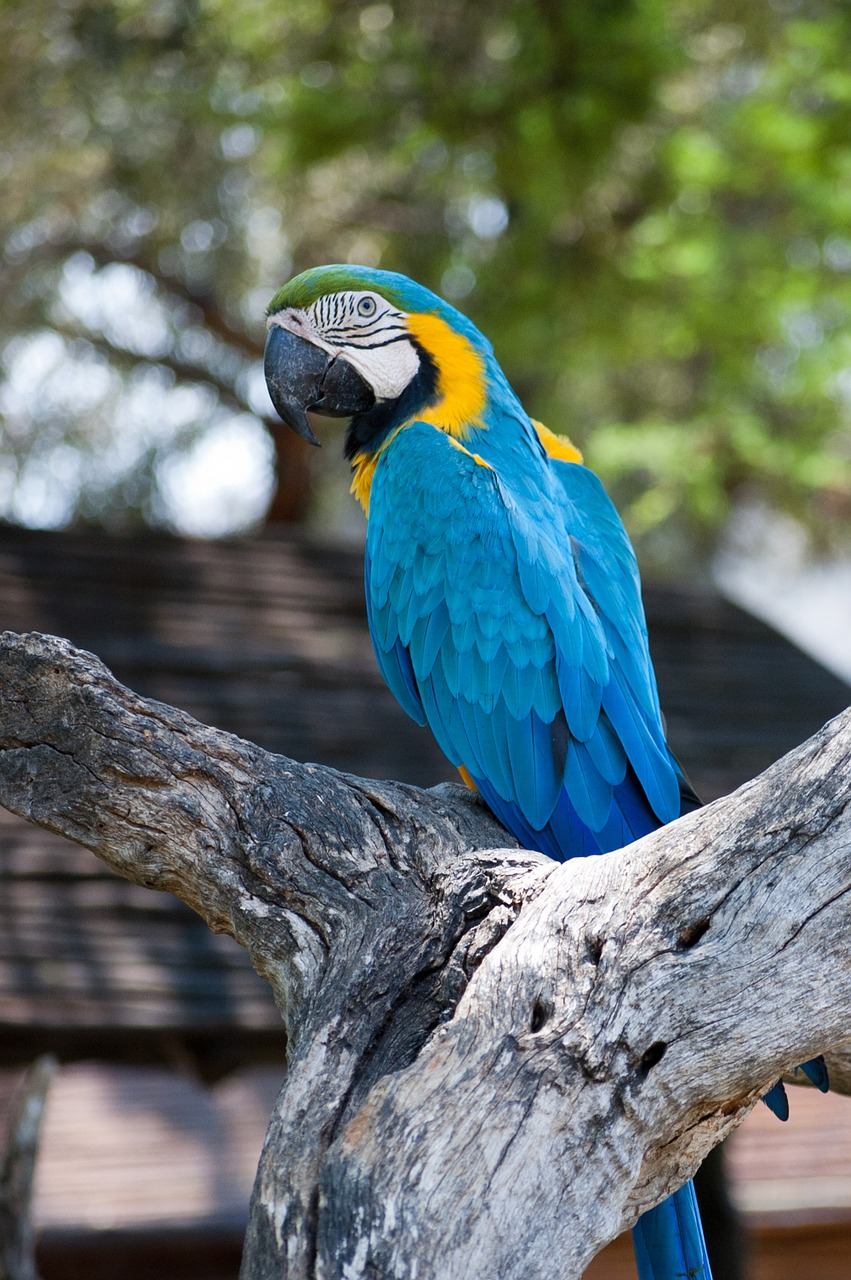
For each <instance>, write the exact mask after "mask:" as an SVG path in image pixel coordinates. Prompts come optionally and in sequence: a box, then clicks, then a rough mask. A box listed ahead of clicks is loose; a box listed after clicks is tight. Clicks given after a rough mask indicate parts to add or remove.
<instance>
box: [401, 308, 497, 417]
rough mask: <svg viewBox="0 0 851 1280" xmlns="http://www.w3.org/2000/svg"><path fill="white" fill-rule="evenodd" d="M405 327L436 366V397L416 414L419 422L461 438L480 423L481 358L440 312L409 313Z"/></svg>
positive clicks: (484, 395)
mask: <svg viewBox="0 0 851 1280" xmlns="http://www.w3.org/2000/svg"><path fill="white" fill-rule="evenodd" d="M408 331H409V333H410V334H411V337H412V338H414V339H415V341H417V342H418V343H419V344H420V346H421V347H423V348H424V349H425V350H426V351H427V352H428V353H429V355H430V356H431V358H432V359H433V360H434V363H435V365H436V366H437V396H438V398H437V401H436V403H435V404H433V405H430V406H429V408H427V409H423V410H422V412H421V413H418V414H417V420H418V421H419V422H430V423H431V424H432V426H435V427H439V428H440V430H441V431H447V432H448V433H449V435H451V436H454V437H455V439H456V440H465V439H466V438H467V436H468V435H469V433H470V428H471V427H476V426H481V425H482V423H481V416H482V413H483V411H484V407H485V401H486V399H487V393H486V391H485V362H484V360H483V359H482V357H481V356H480V355H479V353H478V351H476V349H475V347H474V346H473V344H472V343H471V342H470V341H469V340H468V339H467V338H465V337H464V335H463V334H461V333H457V332H456V331H455V329H453V328H452V326H451V325H449V324H447V323H446V321H445V320H441V318H440V316H435V315H430V314H428V313H425V314H423V315H409V316H408Z"/></svg>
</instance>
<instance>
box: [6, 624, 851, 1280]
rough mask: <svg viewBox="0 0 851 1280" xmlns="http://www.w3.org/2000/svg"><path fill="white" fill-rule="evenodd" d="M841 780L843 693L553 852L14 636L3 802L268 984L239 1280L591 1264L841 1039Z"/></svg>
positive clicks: (446, 802)
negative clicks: (759, 769)
mask: <svg viewBox="0 0 851 1280" xmlns="http://www.w3.org/2000/svg"><path fill="white" fill-rule="evenodd" d="M849 777H851V714H849V713H846V714H845V715H844V716H842V717H839V718H838V719H837V720H835V721H833V722H832V723H831V724H830V725H828V726H826V728H825V729H824V730H822V732H821V733H820V734H818V735H816V737H815V738H813V739H811V740H810V742H808V743H806V744H804V746H803V747H801V748H799V749H798V750H797V751H795V752H793V753H791V754H790V755H789V756H787V757H786V758H785V759H784V760H783V761H781V762H779V763H778V764H777V765H775V766H774V767H773V768H772V769H770V770H769V771H768V772H767V773H766V774H764V775H763V776H762V777H761V778H759V779H757V780H756V781H755V782H753V783H750V784H748V786H746V787H743V788H741V789H740V791H738V792H737V793H736V794H735V795H734V796H732V797H728V798H727V799H725V800H723V801H719V802H717V803H716V804H714V805H711V806H709V807H708V808H707V809H705V810H702V811H700V812H698V813H695V814H692V815H689V816H688V817H686V818H684V819H681V820H680V821H679V822H677V823H674V824H672V825H671V826H669V827H667V828H664V829H663V830H662V831H660V832H657V833H655V834H654V835H652V836H649V837H647V838H646V839H644V840H642V841H640V842H638V843H637V844H635V845H632V846H630V848H628V849H625V850H622V851H620V852H619V853H617V854H610V855H607V856H606V857H605V858H593V859H584V860H576V861H575V862H571V863H568V864H566V865H564V866H556V865H555V864H553V863H551V862H548V861H547V860H546V859H544V858H542V857H540V856H539V855H536V854H531V853H525V852H522V851H518V850H517V849H513V848H508V847H506V846H509V845H511V844H512V841H511V840H510V838H509V837H508V836H507V835H506V833H505V832H504V831H503V830H502V829H501V828H500V827H499V826H498V825H497V824H496V823H495V822H494V820H493V819H492V818H491V817H490V816H489V814H488V813H487V811H486V810H485V809H484V807H483V806H482V805H480V804H479V803H478V802H477V800H476V799H475V798H474V797H472V796H470V795H469V793H466V792H465V791H464V790H463V789H462V788H456V787H443V788H437V789H435V790H433V791H426V792H423V791H419V790H418V789H416V788H414V787H406V786H402V785H399V784H394V783H371V782H365V781H363V780H362V779H356V778H351V777H347V776H346V775H342V774H338V773H335V772H334V771H333V770H330V769H325V768H322V767H321V766H317V765H297V764H295V763H293V762H292V761H289V760H287V759H285V758H283V757H276V756H270V755H268V754H267V753H265V752H263V751H261V750H259V748H257V747H254V746H252V745H251V744H249V743H245V742H242V741H241V740H239V739H236V738H233V737H231V736H229V735H227V734H224V733H221V732H219V731H217V730H213V729H209V728H205V727H204V726H202V725H199V724H197V722H195V721H193V720H192V719H191V718H190V717H189V716H186V715H184V714H183V713H181V712H178V711H175V710H174V709H172V708H168V707H165V706H163V705H162V704H159V703H155V702H150V701H146V700H144V699H141V698H139V697H137V696H136V695H135V694H132V693H130V692H129V691H128V690H126V689H124V688H123V687H122V686H121V685H119V684H118V683H117V682H116V681H115V680H114V679H113V678H112V677H111V676H110V674H109V673H108V672H107V671H106V669H105V668H104V667H103V666H102V664H100V663H99V662H98V661H97V659H95V658H92V657H91V656H90V655H87V654H83V653H80V652H79V651H77V650H74V649H73V648H72V647H71V646H70V645H69V644H68V643H67V642H65V641H61V640H55V639H51V638H46V637H41V636H29V637H18V636H14V635H11V634H10V633H7V634H6V635H5V636H3V637H2V639H0V802H2V803H3V804H4V805H6V806H7V807H8V808H10V809H12V810H14V811H15V812H17V813H21V814H23V815H24V816H25V817H28V818H30V819H31V820H33V821H35V822H38V823H40V824H42V825H44V826H48V827H50V828H51V829H52V830H55V831H60V832H62V833H63V834H66V835H70V836H71V837H72V838H73V839H75V840H78V841H79V842H80V843H83V844H86V845H88V847H89V848H91V849H93V850H94V851H95V852H96V853H98V855H99V856H101V857H102V858H104V859H105V860H106V861H107V862H109V863H110V865H111V866H113V867H114V868H115V869H116V870H118V871H119V872H120V873H121V874H122V875H125V876H127V877H128V878H130V879H133V880H135V881H136V882H137V883H140V884H145V885H148V886H149V887H151V888H159V889H170V890H172V891H173V892H175V893H177V894H178V895H179V896H180V897H182V898H184V900H185V901H187V902H189V903H190V905H191V906H193V907H194V908H195V909H196V910H197V911H199V912H200V913H201V915H203V916H204V918H205V919H206V920H207V922H208V923H209V924H210V925H211V927H212V928H214V929H219V930H226V931H227V932H230V933H232V934H233V936H234V937H236V938H237V939H238V940H239V941H240V942H242V943H243V944H244V945H245V946H246V947H247V948H248V950H249V952H250V954H251V957H252V960H253V962H254V964H255V967H256V968H257V969H258V971H259V972H260V973H261V974H262V975H263V976H264V977H266V978H267V979H268V980H269V981H270V982H271V983H272V986H273V988H274V990H275V994H276V998H277V1000H278V1004H279V1007H280V1008H281V1011H282V1014H283V1016H284V1019H285V1022H286V1024H287V1029H288V1032H289V1037H290V1062H289V1070H288V1075H287V1080H286V1082H285V1084H284V1088H283V1091H282V1094H281V1097H280V1099H279V1102H278V1105H277V1107H276V1109H275V1113H274V1115H273V1117H272V1121H271V1124H270V1129H269V1133H268V1136H267V1140H266V1145H265V1148H264V1153H263V1157H262V1159H261V1164H260V1169H259V1172H258V1178H257V1183H256V1185H255V1191H254V1197H253V1201H252V1212H251V1220H250V1226H249V1235H248V1241H247V1246H246V1255H245V1261H244V1264H243V1276H244V1277H245V1278H246V1280H267V1278H268V1280H271V1277H272V1276H282V1275H286V1276H288V1277H299V1278H301V1277H304V1278H305V1280H306V1278H307V1277H328V1278H331V1277H344V1276H345V1277H347V1278H351V1280H353V1278H354V1277H360V1276H364V1277H366V1276H369V1277H373V1278H377V1277H380V1278H382V1280H384V1278H385V1277H386V1278H388V1280H389V1278H390V1277H397V1276H398V1277H402V1276H405V1277H408V1276H412V1275H414V1274H416V1265H417V1264H418V1265H419V1270H420V1274H425V1273H426V1272H427V1273H428V1274H429V1275H430V1276H431V1277H433V1278H434V1280H444V1278H445V1280H449V1278H450V1277H456V1276H458V1275H465V1276H469V1277H471V1280H474V1278H475V1277H486V1276H492V1275H496V1274H498V1275H499V1276H500V1277H501V1278H504V1280H513V1277H515V1276H516V1277H520V1276H523V1277H524V1280H533V1278H535V1277H544V1276H549V1275H550V1274H551V1270H552V1258H553V1257H554V1256H557V1257H558V1258H559V1272H560V1274H561V1275H562V1276H564V1277H573V1276H579V1275H581V1272H582V1270H583V1269H584V1267H585V1266H586V1265H587V1262H588V1260H589V1259H590V1258H591V1257H592V1256H593V1254H594V1253H595V1252H597V1250H598V1249H599V1248H601V1247H602V1246H603V1245H604V1244H605V1243H606V1242H607V1241H608V1240H609V1239H611V1238H612V1237H613V1236H614V1235H616V1234H617V1233H618V1232H619V1231H620V1230H622V1229H623V1228H624V1227H625V1226H628V1225H629V1224H630V1223H631V1222H632V1221H634V1219H635V1217H636V1216H637V1214H638V1213H639V1212H640V1211H641V1210H643V1209H645V1208H648V1207H649V1206H650V1205H652V1204H653V1203H656V1202H657V1201H658V1200H660V1199H661V1198H662V1197H663V1196H664V1195H665V1194H667V1193H668V1192H669V1191H670V1190H672V1189H673V1188H674V1187H675V1186H677V1185H679V1183H681V1182H682V1181H683V1180H684V1179H685V1178H687V1177H688V1176H689V1175H690V1174H691V1173H692V1172H693V1171H694V1170H695V1168H696V1167H697V1165H698V1164H699V1162H700V1160H701V1159H702V1158H703V1156H704V1155H705V1154H706V1152H707V1151H708V1150H709V1149H710V1148H711V1147H712V1146H713V1145H714V1144H715V1143H716V1142H718V1141H719V1140H720V1139H721V1138H722V1137H723V1136H724V1135H725V1134H726V1133H727V1132H729V1130H730V1129H731V1128H732V1127H733V1126H734V1125H735V1124H736V1123H738V1121H739V1120H740V1119H741V1118H742V1117H743V1116H744V1114H745V1113H746V1112H747V1110H748V1109H749V1107H750V1106H751V1105H752V1104H753V1102H754V1101H755V1099H756V1098H757V1097H758V1096H759V1094H760V1093H761V1092H763V1091H764V1090H765V1088H766V1087H767V1086H768V1085H769V1084H771V1083H773V1081H774V1080H775V1079H776V1078H777V1076H778V1075H779V1074H780V1072H781V1071H782V1070H784V1069H788V1068H791V1067H793V1066H794V1064H795V1063H797V1062H801V1061H804V1060H805V1059H806V1058H808V1057H811V1056H813V1054H815V1053H817V1052H819V1051H821V1050H828V1051H829V1050H831V1049H833V1048H837V1047H840V1048H841V1047H843V1046H845V1045H846V1043H847V1035H848V1032H847V1020H846V1011H847V1007H848V1001H849V997H851V970H849V967H848V965H847V963H846V961H845V956H846V954H847V946H848V926H847V923H846V918H847V904H848V901H849V893H851V856H849V855H851V820H849V813H848V800H849ZM845 1061H846V1062H847V1057H846V1059H845ZM844 1078H846V1079H847V1075H846V1077H844Z"/></svg>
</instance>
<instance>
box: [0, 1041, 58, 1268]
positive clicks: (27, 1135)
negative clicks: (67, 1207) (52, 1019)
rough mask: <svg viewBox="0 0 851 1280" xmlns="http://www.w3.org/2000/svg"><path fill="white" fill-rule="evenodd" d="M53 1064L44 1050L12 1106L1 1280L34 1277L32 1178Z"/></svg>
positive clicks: (0, 1229)
mask: <svg viewBox="0 0 851 1280" xmlns="http://www.w3.org/2000/svg"><path fill="white" fill-rule="evenodd" d="M56 1065H57V1064H56V1059H55V1058H54V1057H52V1056H51V1055H49V1054H46V1055H45V1056H44V1057H42V1058H39V1059H38V1061H37V1062H35V1063H33V1066H32V1067H31V1068H30V1070H29V1071H28V1073H27V1075H26V1077H25V1079H24V1081H23V1082H22V1085H21V1088H20V1090H19V1092H18V1095H17V1097H16V1098H15V1101H14V1105H13V1108H12V1115H11V1122H10V1124H9V1137H8V1143H7V1147H6V1153H5V1155H4V1157H3V1161H2V1164H0V1280H39V1276H38V1271H37V1269H36V1265H35V1234H34V1232H33V1224H32V1216H31V1209H32V1194H33V1181H34V1178H35V1162H36V1156H37V1154H38V1141H39V1135H40V1132H41V1120H42V1116H43V1115H44V1104H45V1102H46V1100H47V1092H48V1090H49V1088H50V1082H51V1080H52V1079H53V1076H54V1075H55V1073H56Z"/></svg>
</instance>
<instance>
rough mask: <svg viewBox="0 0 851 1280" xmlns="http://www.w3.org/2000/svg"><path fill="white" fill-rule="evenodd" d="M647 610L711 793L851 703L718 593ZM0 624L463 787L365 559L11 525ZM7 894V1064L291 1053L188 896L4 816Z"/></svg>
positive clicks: (0, 1006) (3, 1036) (2, 566)
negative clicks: (373, 617) (379, 660)
mask: <svg viewBox="0 0 851 1280" xmlns="http://www.w3.org/2000/svg"><path fill="white" fill-rule="evenodd" d="M646 604H647V612H648V618H649V624H650V630H651V639H652V646H653V652H654V657H655V661H656V667H657V671H658V676H659V684H660V690H661V694H662V702H663V706H664V708H665V710H666V713H667V716H668V726H669V734H670V738H671V741H672V744H673V746H674V749H675V750H676V751H677V752H678V754H679V756H680V758H681V760H682V762H683V764H684V766H685V767H686V769H687V770H688V772H689V773H690V775H691V777H692V781H693V782H694V785H695V786H696V787H697V789H698V791H699V792H700V793H701V794H703V795H704V797H705V798H707V799H711V798H713V797H714V796H717V795H720V794H723V793H724V792H726V791H729V790H732V789H733V788H734V787H736V786H737V785H738V784H739V783H741V782H743V781H745V780H746V779H748V778H750V777H752V776H753V775H754V774H755V773H757V772H759V771H760V770H761V769H763V768H764V767H766V766H767V765H768V764H769V763H770V762H771V761H772V760H774V759H776V758H777V757H778V756H780V755H782V754H783V753H784V752H785V751H786V750H788V749H789V748H790V747H792V746H794V745H795V744H796V743H798V742H800V741H802V740H803V739H804V738H806V737H807V736H808V735H809V734H811V733H812V732H814V731H815V730H816V729H817V728H818V727H819V726H820V725H821V724H822V723H823V722H824V721H825V720H826V719H828V718H829V717H830V716H831V715H833V714H835V713H836V712H838V711H840V710H841V709H842V708H843V707H844V706H845V705H846V704H847V702H848V701H849V691H848V689H847V687H846V686H845V685H844V684H843V683H842V682H841V681H840V680H838V679H836V678H835V677H833V676H831V675H829V674H828V673H827V672H826V671H824V670H823V669H822V668H821V667H819V666H818V665H817V664H816V663H814V662H812V661H811V660H810V659H808V658H806V657H805V656H804V655H803V654H801V653H800V652H799V651H798V650H797V649H795V648H794V647H793V646H792V645H790V644H789V643H788V642H787V641H785V640H783V639H782V638H781V637H779V636H778V635H777V634H776V633H774V632H773V631H771V630H770V628H768V627H766V626H765V625H764V624H762V623H760V622H758V621H756V620H755V619H753V618H750V617H749V616H747V615H746V614H744V613H743V612H742V611H741V610H739V609H737V608H735V607H734V606H732V605H730V604H728V603H726V602H725V601H723V600H722V599H721V598H720V597H718V596H717V595H716V594H714V593H712V592H711V591H708V590H697V589H674V588H652V589H650V590H648V591H647V592H646ZM0 624H2V627H3V628H9V629H12V630H16V631H27V630H39V631H48V632H53V633H56V634H61V635H65V636H68V637H69V638H70V639H71V640H72V641H73V642H74V643H76V644H78V645H81V646H82V647H84V648H87V649H91V650H93V651H94V652H96V653H97V654H99V655H100V656H101V657H102V658H103V659H104V661H105V662H106V663H107V665H108V666H110V667H111V668H112V670H113V671H114V672H115V674H116V675H117V676H118V677H119V679H121V680H123V681H124V682H125V683H127V684H129V685H131V686H132V687H133V688H135V689H138V690H139V691H140V692H141V693H144V694H147V695H149V696H153V697H156V698H160V699H162V700H164V701H167V702H171V703H174V704H176V705H178V706H180V707H183V708H185V709H186V710H187V711H189V712H191V713H192V714H193V715H195V716H197V717H198V718H199V719H201V720H204V721H207V722H209V723H212V724H215V725H218V726H220V727H222V728H224V729H227V730H230V731H231V732H234V733H237V734H240V735H242V736H245V737H249V738H251V739H253V740H254V741H256V742H258V743H260V744H261V745H262V746H264V747H266V748H267V749H269V750H272V751H278V752H283V753H284V754H286V755H290V756H293V757H295V758H297V759H301V760H311V759H313V760H321V761H322V762H323V763H326V764H330V765H334V766H336V767H338V768H342V769H347V770H350V771H352V772H355V773H360V774H364V775H367V776H373V777H382V776H383V777H396V778H399V779H403V780H407V781H412V782H418V783H420V784H424V785H431V784H433V783H435V782H437V781H439V780H441V779H444V778H447V777H452V776H453V771H452V770H451V769H450V768H449V767H448V766H447V764H446V762H445V760H444V759H443V757H442V756H441V754H440V752H439V751H438V749H437V747H436V746H435V744H434V742H433V740H432V739H431V737H430V735H429V734H428V732H427V731H425V730H422V729H419V728H418V727H417V726H416V725H414V724H413V723H412V722H411V721H410V720H409V719H408V718H407V717H406V716H405V715H404V713H403V712H402V711H401V710H400V709H399V707H398V706H397V705H396V703H395V701H394V700H393V698H392V696H391V695H390V694H389V692H388V691H387V690H386V689H385V687H384V685H383V683H382V681H381V677H380V675H379V673H378V670H377V667H376V665H375V661H374V658H373V656H372V650H371V646H370V642H369V638H368V635H367V630H366V620H365V613H364V605H363V589H362V559H361V552H360V550H359V549H357V548H349V547H340V546H334V545H329V544H326V543H322V542H321V541H318V540H316V539H314V538H311V537H309V536H307V535H304V534H288V535H281V534H266V535H264V536H262V537H258V538H256V539H251V540H244V541H233V542H214V543H213V542H201V541H191V540H182V539H177V538H170V537H165V536H144V537H138V538H107V537H104V536H103V535H101V534H97V535H85V534H74V535H71V534H54V533H42V532H32V531H27V530H21V529H14V528H0ZM0 887H2V892H0V1066H3V1065H13V1064H17V1063H23V1062H28V1061H31V1060H32V1058H33V1057H34V1056H35V1054H36V1053H38V1052H40V1051H42V1050H43V1049H45V1048H53V1049H54V1050H55V1051H57V1052H59V1054H60V1055H61V1056H62V1057H63V1059H65V1060H66V1061H71V1060H74V1059H79V1058H92V1057H101V1058H104V1059H108V1060H111V1061H119V1062H121V1061H123V1062H135V1063H140V1062H145V1063H168V1064H173V1063H175V1062H182V1063H192V1064H193V1065H194V1067H195V1069H196V1070H198V1071H199V1072H200V1073H201V1074H202V1075H205V1076H207V1077H208V1078H210V1079H215V1078H218V1077H219V1076H221V1075H223V1074H225V1073H226V1072H227V1071H229V1070H231V1069H233V1068H234V1067H237V1066H246V1065H252V1064H257V1063H262V1062H264V1061H266V1062H268V1061H271V1060H279V1059H280V1058H281V1057H282V1053H283V1039H282V1032H281V1028H280V1023H279V1020H278V1015H277V1011H276V1009H275V1007H274V1005H273V1003H272V1000H271V996H270V994H269V991H268V988H267V987H266V985H265V984H264V983H263V982H261V980H260V979H259V978H257V977H256V975H255V974H254V973H253V971H252V970H251V968H250V966H249V964H248V960H247V957H246V956H245V953H244V952H243V951H242V950H241V949H240V948H239V947H238V946H237V945H236V944H235V943H233V942H232V941H231V940H230V939H228V938H223V937H217V936H214V935H212V934H211V933H210V932H209V931H208V930H207V929H206V927H205V926H204V925H203V924H202V923H201V921H200V920H198V919H197V918H196V917H195V916H194V915H193V913H192V912H191V911H189V910H188V909H187V908H185V907H183V906H182V904H180V903H179V902H177V900H176V899H173V898H171V897H170V896H168V895H158V894H153V893H150V892H149V891H147V890H144V889H140V888H137V887H136V886H133V885H130V884H127V883H125V882H124V881H121V880H119V879H118V878H117V877H115V876H114V875H112V873H110V872H108V871H107V870H106V868H105V867H103V866H102V865H101V864H100V863H99V862H98V861H97V860H96V859H95V858H94V857H92V856H91V855H90V854H88V853H87V852H86V851H84V850H81V849H78V848H77V847H75V846H73V845H71V844H69V843H68V842H67V841H64V840H62V839H60V838H58V837H54V836H50V835H49V834H47V833H45V832H42V831H39V830H37V829H36V828H34V827H29V826H28V825H27V824H26V823H24V822H22V821H20V820H18V819H15V818H12V817H11V816H10V815H4V814H3V812H2V811H0ZM235 1032H238V1034H234V1033H235Z"/></svg>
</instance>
